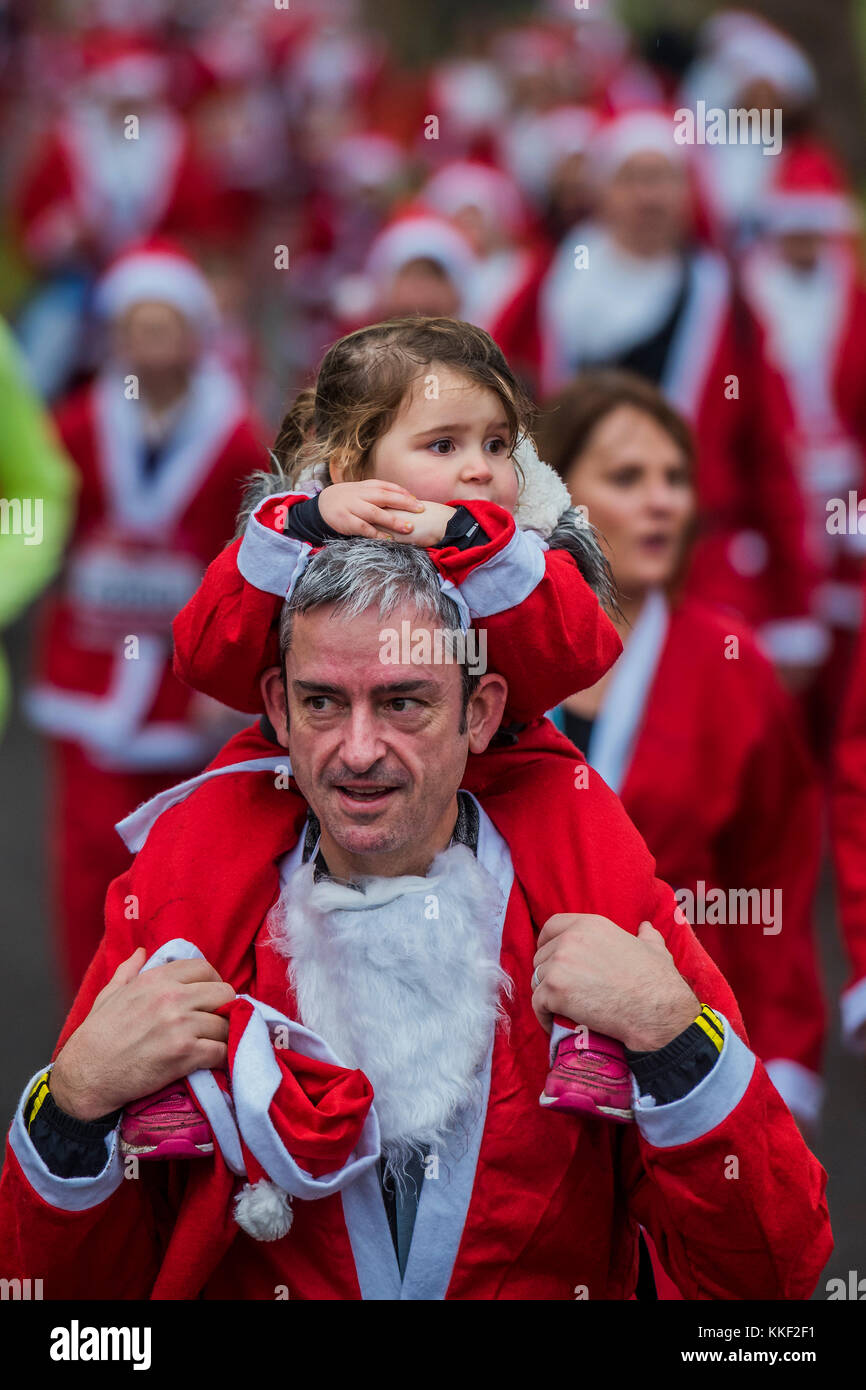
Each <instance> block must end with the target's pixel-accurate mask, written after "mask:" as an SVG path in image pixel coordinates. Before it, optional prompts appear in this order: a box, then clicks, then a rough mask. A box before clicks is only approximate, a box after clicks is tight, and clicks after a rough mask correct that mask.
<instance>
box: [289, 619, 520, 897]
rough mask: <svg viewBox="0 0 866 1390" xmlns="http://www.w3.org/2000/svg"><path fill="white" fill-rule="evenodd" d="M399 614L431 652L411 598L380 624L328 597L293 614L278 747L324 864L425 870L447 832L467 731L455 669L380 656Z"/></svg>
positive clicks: (429, 626) (425, 625)
mask: <svg viewBox="0 0 866 1390" xmlns="http://www.w3.org/2000/svg"><path fill="white" fill-rule="evenodd" d="M404 619H407V620H408V621H409V624H410V626H411V631H412V634H413V636H414V635H415V634H418V633H420V632H427V633H429V634H430V646H429V652H430V654H431V657H432V654H433V653H434V652H435V648H434V646H433V642H432V634H433V629H434V625H435V620H434V619H432V618H430V617H428V616H424V617H421V616H416V614H415V612H414V609H413V608H412V607H411V606H409V605H407V606H406V607H405V608H404V609H397V610H396V611H395V612H394V613H393V614H392V615H391V616H390V617H389V618H388V619H387V620H386V621H383V620H382V619H381V618H380V617H379V614H378V612H377V611H376V610H375V609H370V610H368V611H367V612H366V613H363V614H361V615H360V616H359V617H356V618H348V617H346V616H345V615H343V614H341V613H335V611H334V606H333V605H326V606H322V607H320V608H316V609H313V610H311V611H310V612H308V613H306V614H301V613H296V614H295V616H294V620H293V627H292V640H291V646H290V648H289V650H288V652H287V654H286V690H287V700H288V711H289V727H288V748H289V753H290V756H291V760H292V770H293V773H294V776H295V779H296V781H297V783H298V786H299V788H300V790H301V792H302V793H303V795H304V797H305V799H306V801H307V802H308V803H309V805H310V806H311V807H312V809H313V810H314V811H315V813H316V815H317V816H318V818H319V821H320V823H321V826H322V841H323V851H324V854H325V858H326V860H327V862H328V865H329V867H330V868H331V870H332V872H339V868H338V865H340V864H341V863H342V866H343V870H344V872H345V868H346V866H347V865H348V866H349V867H350V868H351V869H353V870H354V871H355V872H361V873H379V874H383V873H403V872H415V873H417V872H421V873H426V870H427V868H428V867H429V863H430V860H431V859H432V857H433V855H434V854H435V853H436V852H438V850H439V849H440V848H443V847H444V844H447V842H448V838H449V837H450V833H451V830H452V829H453V824H454V819H455V817H456V793H457V788H458V787H459V785H460V781H461V779H462V777H463V772H464V768H465V765H466V757H467V752H468V750H469V746H470V728H471V727H472V723H471V720H470V726H469V727H467V728H464V730H463V732H461V731H460V730H461V725H462V723H463V720H462V692H461V674H460V667H459V666H458V665H457V664H456V663H448V662H444V663H435V662H434V661H433V660H432V659H431V662H430V664H420V663H415V662H412V663H411V664H406V665H401V664H395V663H393V662H390V661H389V662H387V663H386V662H383V661H382V660H381V655H382V653H383V651H385V650H386V648H385V647H384V646H383V642H382V640H381V634H382V632H383V630H384V629H395V630H396V631H397V632H398V633H399V632H401V631H402V628H401V623H402V621H403V620H404ZM402 654H403V653H402V652H401V653H400V655H402ZM487 679H491V678H487ZM492 679H494V680H497V679H499V678H498V677H493V678H492ZM500 714H501V710H500ZM497 722H498V720H497ZM495 727H496V724H495V723H494V724H493V728H495ZM493 728H492V729H491V731H490V732H491V734H492V732H493ZM443 835H444V843H440V841H442V837H443ZM329 843H331V845H332V849H331V857H329ZM333 846H336V852H335V851H334V850H333ZM428 852H429V857H428ZM332 858H333V859H335V860H336V863H332V862H331V860H332Z"/></svg>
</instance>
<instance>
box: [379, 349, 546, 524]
mask: <svg viewBox="0 0 866 1390" xmlns="http://www.w3.org/2000/svg"><path fill="white" fill-rule="evenodd" d="M509 435H510V432H509V428H508V420H507V418H506V415H505V409H504V407H503V404H502V401H501V400H500V399H499V397H498V396H497V394H496V392H495V391H491V390H489V388H488V387H486V386H480V385H478V384H477V382H474V381H472V380H471V379H470V378H468V377H465V376H462V375H461V374H460V373H459V372H455V371H453V370H452V369H451V368H449V367H444V366H441V365H440V364H438V363H435V362H433V363H431V364H430V366H429V368H428V369H427V370H426V371H425V373H424V375H423V376H421V377H420V378H419V379H418V381H416V382H415V384H414V386H413V388H412V390H411V391H410V392H409V393H408V394H407V396H406V399H405V400H404V401H403V404H402V405H401V407H400V410H399V411H398V413H397V416H396V418H395V420H394V422H393V424H392V425H391V428H390V429H389V430H388V432H387V433H386V434H384V435H383V436H382V438H381V439H379V440H377V442H376V444H375V445H374V447H373V450H372V453H371V457H370V461H371V464H372V473H371V476H372V477H374V478H380V479H382V481H383V482H389V483H399V484H400V485H401V486H402V487H405V488H408V489H409V491H410V492H412V493H414V494H415V496H416V497H418V498H419V499H420V500H421V501H422V502H450V501H452V500H455V499H456V500H460V501H469V500H473V499H479V498H480V499H486V500H487V501H489V502H496V503H498V504H499V506H500V507H505V508H507V510H508V511H510V512H513V511H514V509H515V507H516V506H517V495H518V491H519V483H518V478H517V471H516V469H515V467H514V462H513V460H512V459H511V458H510V457H509V453H508V441H509Z"/></svg>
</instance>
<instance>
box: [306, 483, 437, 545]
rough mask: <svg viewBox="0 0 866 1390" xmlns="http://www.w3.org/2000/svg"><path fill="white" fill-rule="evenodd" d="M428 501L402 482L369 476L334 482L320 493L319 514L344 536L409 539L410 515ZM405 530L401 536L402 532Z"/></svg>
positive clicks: (421, 508) (418, 510) (419, 509)
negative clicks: (380, 479) (407, 534)
mask: <svg viewBox="0 0 866 1390" xmlns="http://www.w3.org/2000/svg"><path fill="white" fill-rule="evenodd" d="M423 508H424V504H423V503H421V502H419V501H418V498H417V497H415V496H413V494H412V493H411V492H407V490H406V488H404V487H400V486H399V484H398V483H384V482H380V481H379V479H378V478H366V479H365V480H364V481H363V482H359V483H332V484H331V485H330V487H326V488H323V489H322V491H321V492H320V493H319V515H320V516H321V518H322V520H323V521H326V522H327V524H328V525H329V526H330V527H332V529H333V530H334V531H339V533H340V535H341V536H371V537H373V538H374V539H378V538H379V537H382V536H386V537H387V538H388V539H389V540H398V539H406V540H408V539H409V537H408V536H406V535H405V533H406V532H407V531H411V529H412V523H411V521H410V519H409V518H410V515H411V514H413V513H416V512H420V511H422V510H423ZM400 532H402V533H403V535H402V536H401V535H400V534H399V533H400Z"/></svg>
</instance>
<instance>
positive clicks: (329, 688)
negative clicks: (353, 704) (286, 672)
mask: <svg viewBox="0 0 866 1390" xmlns="http://www.w3.org/2000/svg"><path fill="white" fill-rule="evenodd" d="M292 689H293V690H309V691H315V693H316V694H317V695H341V694H342V693H343V690H342V686H339V685H329V684H328V683H327V681H301V680H293V681H292Z"/></svg>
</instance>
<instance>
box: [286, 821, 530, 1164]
mask: <svg viewBox="0 0 866 1390" xmlns="http://www.w3.org/2000/svg"><path fill="white" fill-rule="evenodd" d="M501 911H502V895H501V892H500V890H499V887H498V886H497V884H496V881H495V880H494V879H493V877H492V876H491V875H490V874H489V873H488V871H487V870H486V869H485V868H483V867H482V866H481V864H479V863H478V861H477V860H476V858H475V856H474V855H473V854H472V852H471V850H469V849H467V848H466V846H465V845H452V846H451V847H450V848H448V849H447V850H444V851H443V852H442V853H441V854H439V855H437V857H436V859H435V860H434V861H433V864H432V865H431V868H430V873H429V874H428V875H427V877H426V878H420V877H413V876H405V877H401V878H365V879H361V880H359V884H358V887H349V886H347V885H345V884H341V883H337V882H334V881H333V880H330V879H321V880H320V881H319V882H318V883H314V882H313V866H312V863H309V864H304V865H301V866H300V867H299V868H297V869H296V870H295V871H294V872H293V873H292V875H291V877H290V878H289V880H288V881H287V883H286V885H285V887H284V889H283V892H282V894H281V897H280V901H279V903H278V905H277V907H276V908H275V909H274V911H273V913H272V914H271V919H270V927H269V930H270V938H271V941H272V943H273V945H274V947H275V948H276V950H277V951H279V952H280V953H281V954H282V955H285V956H288V957H289V967H288V970H289V976H290V979H291V982H292V985H293V987H294V990H295V994H296V997H297V1000H298V1007H299V1011H300V1016H301V1022H302V1023H304V1025H305V1026H306V1027H308V1028H311V1029H312V1030H313V1031H314V1032H316V1033H318V1034H319V1036H320V1037H322V1038H323V1039H324V1040H325V1041H326V1042H327V1043H328V1044H329V1046H330V1047H331V1048H332V1049H333V1051H334V1052H335V1054H336V1055H337V1056H338V1057H339V1058H340V1060H341V1062H343V1063H344V1064H345V1065H347V1066H352V1067H360V1068H361V1070H362V1071H363V1072H364V1073H365V1074H366V1076H367V1077H368V1078H369V1080H370V1081H371V1083H372V1085H373V1090H374V1097H375V1098H374V1105H375V1108H376V1113H377V1116H378V1119H379V1125H380V1127H381V1132H382V1141H383V1148H384V1149H385V1150H386V1152H387V1154H388V1157H389V1164H390V1165H392V1166H393V1167H394V1168H395V1170H397V1171H399V1169H400V1167H402V1164H403V1163H404V1162H405V1159H406V1157H407V1156H408V1154H409V1152H410V1151H411V1150H412V1149H413V1148H414V1149H419V1148H420V1149H421V1150H422V1151H423V1152H430V1151H435V1149H436V1148H437V1147H438V1146H439V1145H440V1144H442V1143H443V1142H444V1141H445V1139H446V1136H447V1135H448V1134H449V1133H451V1132H453V1130H454V1128H455V1123H458V1124H459V1123H461V1121H463V1122H465V1116H466V1113H467V1109H468V1108H471V1107H472V1106H474V1105H477V1104H478V1102H479V1100H480V1094H481V1088H480V1079H481V1070H482V1068H483V1064H484V1060H485V1058H486V1056H487V1051H488V1048H489V1047H490V1045H491V1043H492V1040H493V1033H494V1030H495V1026H496V1020H497V1016H498V1015H499V1012H500V1010H499V995H500V992H501V991H502V990H503V989H505V991H506V992H510V988H511V985H510V981H509V979H508V976H507V975H506V974H505V972H504V971H503V970H502V969H501V968H500V965H499V961H498V953H497V951H496V947H495V946H494V943H495V942H496V939H497V935H496V928H497V922H498V919H499V916H500V914H501Z"/></svg>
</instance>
